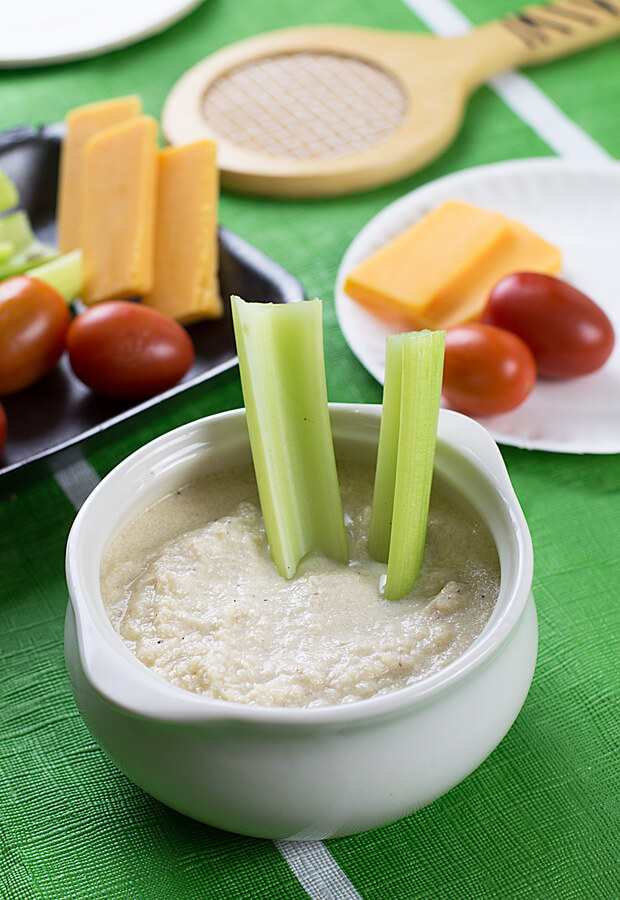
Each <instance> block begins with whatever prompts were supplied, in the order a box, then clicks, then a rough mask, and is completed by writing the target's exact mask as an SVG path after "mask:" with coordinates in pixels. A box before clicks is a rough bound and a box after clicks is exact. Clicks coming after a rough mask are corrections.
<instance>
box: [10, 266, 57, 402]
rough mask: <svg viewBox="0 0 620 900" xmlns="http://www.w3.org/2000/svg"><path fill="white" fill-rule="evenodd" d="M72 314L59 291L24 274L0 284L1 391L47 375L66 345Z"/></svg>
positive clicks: (32, 381) (27, 385)
mask: <svg viewBox="0 0 620 900" xmlns="http://www.w3.org/2000/svg"><path fill="white" fill-rule="evenodd" d="M70 321H71V316H70V315H69V310H68V309H67V304H66V303H65V301H64V299H63V297H62V296H61V294H59V293H58V291H57V290H55V289H54V288H53V287H50V285H49V284H46V283H45V282H44V281H39V280H38V279H37V278H27V277H26V276H24V275H20V276H17V277H15V278H8V279H7V280H6V281H3V282H2V283H0V394H13V393H14V392H15V391H21V390H22V388H26V387H29V386H30V385H31V384H34V382H35V381H38V380H39V378H42V377H43V376H44V375H47V373H48V372H50V371H51V370H52V369H53V368H54V366H55V365H56V363H57V362H58V360H59V358H60V356H61V355H62V352H63V350H64V348H65V335H66V333H67V329H68V327H69V322H70Z"/></svg>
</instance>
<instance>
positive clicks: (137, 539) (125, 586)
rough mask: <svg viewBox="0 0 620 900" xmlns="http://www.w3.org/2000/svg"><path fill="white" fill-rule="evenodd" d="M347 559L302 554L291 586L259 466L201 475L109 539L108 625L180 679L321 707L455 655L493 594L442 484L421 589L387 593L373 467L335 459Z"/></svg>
mask: <svg viewBox="0 0 620 900" xmlns="http://www.w3.org/2000/svg"><path fill="white" fill-rule="evenodd" d="M339 475H340V486H341V491H342V501H343V507H344V510H345V519H346V523H347V531H348V535H349V544H350V563H349V565H348V566H346V565H343V564H341V563H337V562H333V561H332V560H329V559H326V558H325V557H323V556H321V555H319V554H313V555H311V556H309V557H307V558H306V559H305V560H303V562H302V563H301V564H300V566H299V569H298V572H297V574H296V576H295V578H293V579H292V580H291V581H286V580H285V579H283V578H281V577H280V576H279V575H278V573H277V571H276V569H275V566H274V564H273V562H272V560H271V557H270V555H269V549H268V546H267V542H266V539H265V532H264V527H263V521H262V517H261V513H260V507H259V504H258V496H257V492H256V484H255V480H254V473H253V470H252V468H251V466H248V467H239V468H234V469H229V470H227V471H224V472H219V473H217V474H215V475H209V476H207V477H205V478H203V479H201V480H198V481H196V482H193V483H191V484H189V485H187V486H186V487H184V488H182V489H181V490H178V491H176V492H174V493H172V494H169V495H168V496H166V497H164V498H163V499H161V500H159V501H158V502H156V503H155V504H153V505H152V506H150V507H149V508H148V509H146V510H145V511H143V512H142V513H140V514H139V515H138V516H137V517H136V518H135V519H133V520H132V521H131V522H130V523H129V524H128V525H127V526H126V527H125V528H124V529H123V530H122V531H121V532H120V533H119V534H117V535H116V536H115V537H114V538H113V539H112V541H111V542H110V543H109V544H108V546H107V548H106V551H105V554H104V559H103V563H102V568H101V590H102V594H103V600H104V604H105V608H106V610H107V613H108V615H109V617H110V620H111V622H112V624H113V626H114V628H115V629H116V630H117V631H118V633H119V634H120V636H121V638H122V639H123V641H124V642H125V643H126V644H127V646H128V647H130V648H131V650H132V651H133V653H135V655H136V656H137V657H138V659H140V660H141V661H142V662H143V663H144V665H146V666H148V667H149V668H150V669H151V670H152V671H153V672H154V673H155V674H157V675H159V676H160V677H161V678H165V679H166V680H167V681H170V682H172V684H175V685H177V686H178V687H181V688H185V689H186V690H188V691H194V692H195V693H197V694H204V695H205V696H208V697H213V698H217V699H221V700H231V701H235V702H239V703H251V704H255V705H260V706H308V707H312V706H327V705H331V704H336V703H349V702H352V701H355V700H362V699H364V698H366V697H371V696H373V695H375V694H385V693H388V692H390V691H394V690H396V689H398V688H401V687H404V686H405V685H409V684H413V683H414V682H417V681H420V680H421V679H422V678H425V677H427V676H428V675H430V674H432V673H433V672H436V671H438V670H439V669H442V668H443V667H444V666H446V665H448V663H450V662H452V661H453V660H455V659H456V658H457V657H458V656H459V655H460V654H462V653H463V651H464V650H466V649H467V647H469V645H470V644H471V643H472V641H473V640H475V638H476V637H477V636H478V635H479V634H480V633H481V631H482V629H483V628H484V626H485V624H486V622H487V620H488V618H489V616H490V614H491V612H492V610H493V605H494V603H495V600H496V598H497V594H498V589H499V562H498V557H497V551H496V549H495V545H494V543H493V541H492V539H491V537H490V535H489V533H488V531H487V529H486V527H484V526H483V525H482V524H481V523H480V522H477V521H475V520H474V519H473V518H472V517H471V516H470V515H469V514H468V513H467V512H465V511H464V510H463V509H462V508H461V507H460V506H458V505H457V504H456V503H455V502H454V500H451V499H449V496H448V493H447V492H446V491H445V490H444V489H442V487H441V485H439V484H436V483H435V484H434V486H433V492H432V497H431V507H430V515H429V524H428V533H427V540H426V552H425V557H424V564H423V567H422V570H421V573H420V576H419V578H418V580H417V582H416V584H415V586H414V589H413V590H412V591H411V593H410V594H408V595H407V597H405V598H404V599H402V600H400V601H397V602H393V601H389V600H384V599H383V598H382V597H381V593H380V589H381V583H382V580H383V578H384V575H385V566H384V565H382V564H381V563H378V562H375V561H374V560H372V559H371V558H370V557H369V556H368V552H367V535H368V527H369V522H370V504H371V499H372V486H373V477H374V469H373V468H371V467H370V466H366V465H362V464H360V463H351V462H345V463H340V465H339Z"/></svg>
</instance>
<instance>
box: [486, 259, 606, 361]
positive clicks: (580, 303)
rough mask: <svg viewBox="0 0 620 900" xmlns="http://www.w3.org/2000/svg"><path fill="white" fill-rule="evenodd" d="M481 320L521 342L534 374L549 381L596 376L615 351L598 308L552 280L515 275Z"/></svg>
mask: <svg viewBox="0 0 620 900" xmlns="http://www.w3.org/2000/svg"><path fill="white" fill-rule="evenodd" d="M484 318H485V321H488V322H490V323H492V324H493V325H498V326H499V327H500V328H507V329H508V330H509V331H512V332H514V333H515V334H517V335H518V336H519V337H520V338H521V339H522V340H524V341H525V343H526V344H527V345H528V346H529V348H530V350H531V351H532V353H533V354H534V357H535V359H536V366H537V368H538V373H539V374H540V375H546V376H547V377H548V378H571V377H573V376H575V375H587V374H588V373H589V372H595V371H596V370H597V369H600V367H601V366H602V365H603V363H605V362H606V361H607V359H608V358H609V356H610V354H611V351H612V350H613V347H614V330H613V327H612V324H611V322H610V321H609V319H608V318H607V316H606V315H605V313H604V312H603V310H602V309H601V308H600V306H597V305H596V303H594V301H593V300H590V298H589V297H586V295H585V294H582V293H581V291H578V290H577V288H574V287H572V285H570V284H567V283H566V282H565V281H561V280H560V279H559V278H554V277H553V276H551V275H540V274H537V273H535V272H518V273H516V274H515V275H507V276H506V278H502V280H501V281H500V282H499V283H498V284H496V285H495V287H494V288H493V290H492V291H491V295H490V297H489V303H488V306H487V309H486V310H485V315H484Z"/></svg>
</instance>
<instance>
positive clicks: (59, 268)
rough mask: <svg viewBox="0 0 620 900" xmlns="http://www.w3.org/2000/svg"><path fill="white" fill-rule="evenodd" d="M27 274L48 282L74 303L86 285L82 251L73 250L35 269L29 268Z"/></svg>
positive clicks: (68, 301)
mask: <svg viewBox="0 0 620 900" xmlns="http://www.w3.org/2000/svg"><path fill="white" fill-rule="evenodd" d="M26 274H27V275H29V276H31V277H32V278H39V279H40V280H41V281H45V282H47V284H50V285H51V286H52V287H53V288H56V290H57V291H58V293H59V294H62V296H63V297H64V298H65V300H66V301H67V303H72V302H73V301H74V300H75V299H76V298H77V297H79V296H80V294H81V293H82V288H83V286H84V273H83V265H82V251H81V250H72V251H71V252H70V253H65V255H64V256H59V257H58V258H57V259H53V260H51V261H50V262H47V263H43V264H42V265H40V266H37V267H36V268H34V269H28V271H27V272H26Z"/></svg>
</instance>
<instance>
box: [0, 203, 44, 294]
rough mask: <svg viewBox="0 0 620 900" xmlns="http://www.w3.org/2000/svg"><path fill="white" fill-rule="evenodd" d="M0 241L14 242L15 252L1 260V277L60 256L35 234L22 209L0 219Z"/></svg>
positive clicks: (17, 272) (16, 273) (17, 273)
mask: <svg viewBox="0 0 620 900" xmlns="http://www.w3.org/2000/svg"><path fill="white" fill-rule="evenodd" d="M0 242H2V243H5V242H6V243H10V244H13V247H14V250H13V254H12V255H11V256H10V257H9V258H8V259H6V260H4V261H3V262H0V279H3V278H10V277H11V275H20V274H21V273H22V272H25V271H26V270H27V269H31V268H32V267H33V266H36V265H39V264H40V263H44V262H47V261H48V260H50V259H54V258H55V257H56V256H58V251H57V250H54V248H53V247H48V246H47V244H42V243H41V241H40V240H39V239H38V238H37V237H36V235H35V234H34V232H33V230H32V227H31V225H30V220H29V219H28V216H27V215H26V213H25V212H24V211H23V210H22V209H18V210H17V211H16V212H13V213H9V214H8V215H6V216H3V217H2V218H1V219H0Z"/></svg>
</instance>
